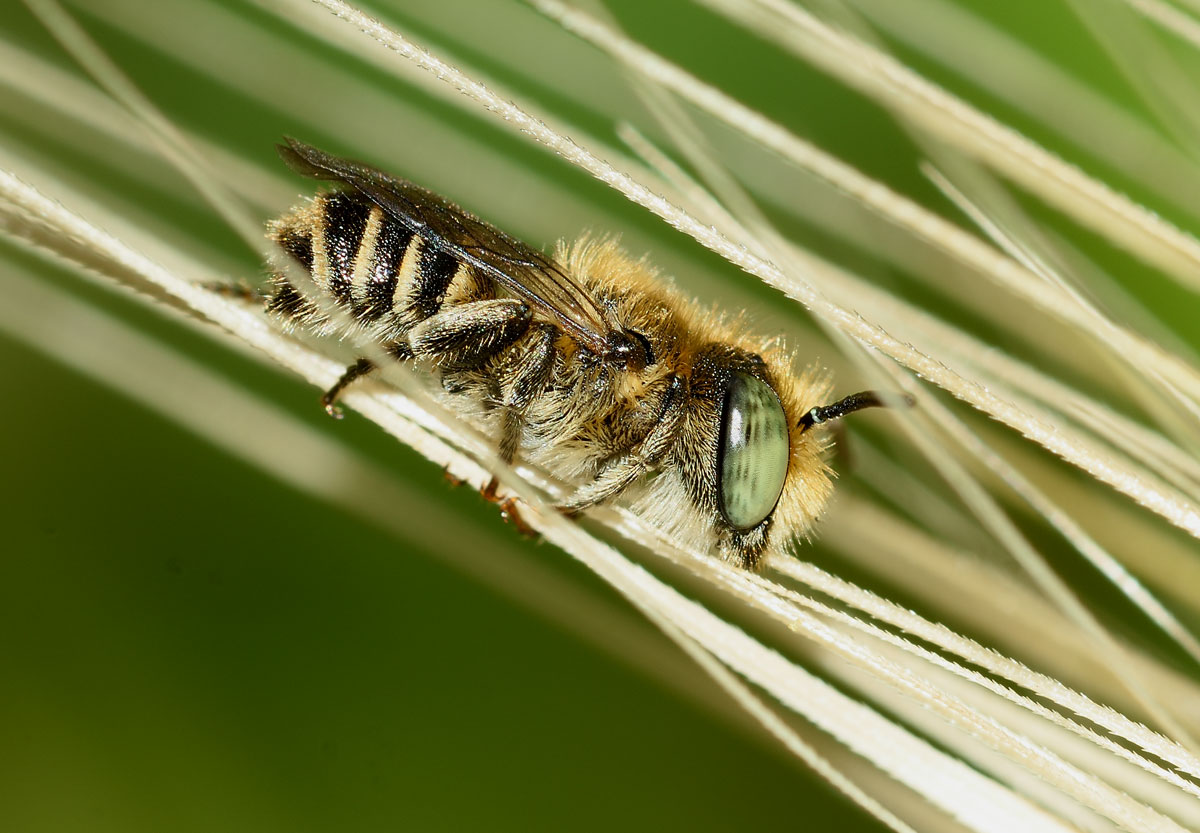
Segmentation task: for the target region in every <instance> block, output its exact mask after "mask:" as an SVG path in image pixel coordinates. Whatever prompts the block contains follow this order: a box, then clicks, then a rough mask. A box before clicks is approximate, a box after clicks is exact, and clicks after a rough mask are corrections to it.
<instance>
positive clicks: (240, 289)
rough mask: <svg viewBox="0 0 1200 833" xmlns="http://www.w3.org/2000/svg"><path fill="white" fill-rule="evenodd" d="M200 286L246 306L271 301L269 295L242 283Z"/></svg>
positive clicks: (207, 282)
mask: <svg viewBox="0 0 1200 833" xmlns="http://www.w3.org/2000/svg"><path fill="white" fill-rule="evenodd" d="M200 286H202V287H204V288H205V289H207V290H208V291H209V292H212V293H214V294H216V295H220V296H222V297H224V298H231V299H232V300H234V301H241V302H243V303H246V304H255V305H260V304H265V303H266V302H267V301H269V300H270V299H271V293H269V292H263V291H262V290H261V289H255V288H254V287H252V286H250V284H248V283H245V282H244V281H206V282H205V283H202V284H200Z"/></svg>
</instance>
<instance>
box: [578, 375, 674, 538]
mask: <svg viewBox="0 0 1200 833" xmlns="http://www.w3.org/2000/svg"><path fill="white" fill-rule="evenodd" d="M669 378H670V387H669V388H668V389H667V395H666V396H665V397H664V399H663V409H662V415H661V416H660V418H659V421H658V423H657V424H656V425H655V426H654V427H653V428H652V429H650V433H648V434H647V435H646V438H645V439H644V440H642V442H641V444H640V445H639V446H638V447H637V448H636V449H631V450H630V451H629V452H627V453H625V454H622V455H621V456H619V457H617V458H616V459H615V460H613V461H612V462H611V463H609V464H608V465H607V466H606V467H605V468H604V469H602V470H601V472H600V474H598V475H597V476H596V479H595V480H593V481H591V482H590V483H586V484H584V485H583V486H580V487H579V488H578V489H576V490H575V492H574V493H573V494H571V495H570V496H568V497H567V499H566V500H565V501H563V503H562V504H561V505H560V506H559V507H558V509H559V511H560V512H562V513H563V514H565V515H568V516H572V515H576V514H578V513H579V512H581V511H583V510H584V509H587V508H588V507H589V506H595V505H596V504H598V503H603V502H604V501H606V500H610V499H611V498H614V497H616V496H617V495H619V494H620V493H621V492H623V491H625V490H626V489H627V488H629V487H630V486H632V485H633V484H634V483H635V482H636V481H637V479H638V478H640V477H641V476H643V475H644V474H646V473H647V472H648V471H650V470H651V469H652V468H654V467H655V466H656V465H658V463H659V461H660V460H662V458H663V456H664V455H665V454H666V453H667V451H669V450H670V448H671V445H672V444H673V443H674V442H675V437H676V435H677V434H678V433H679V428H680V426H682V425H683V416H684V413H685V409H686V407H687V400H688V384H687V380H686V379H685V378H684V377H682V376H674V375H672V376H671V377H669Z"/></svg>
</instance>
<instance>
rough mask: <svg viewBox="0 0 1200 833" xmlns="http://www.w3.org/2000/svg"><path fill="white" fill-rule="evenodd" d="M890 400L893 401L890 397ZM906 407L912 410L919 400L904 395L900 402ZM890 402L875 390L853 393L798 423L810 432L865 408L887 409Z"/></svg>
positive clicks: (808, 415)
mask: <svg viewBox="0 0 1200 833" xmlns="http://www.w3.org/2000/svg"><path fill="white" fill-rule="evenodd" d="M888 399H889V400H890V399H892V397H891V396H890V395H889V396H888ZM900 401H901V402H903V403H904V405H905V406H906V407H909V408H911V407H912V406H913V405H916V404H917V400H915V399H913V398H912V397H911V396H909V395H908V394H907V393H906V394H903V397H902V398H901V400H900ZM887 407H889V402H887V401H884V399H883V397H882V396H880V394H879V393H877V392H876V391H873V390H864V391H862V392H860V393H852V394H850V395H849V396H847V397H846V398H845V399H839V400H838V401H837V402H834V403H833V404H832V405H820V406H818V407H816V408H813V409H812V410H811V411H809V412H808V413H807V414H805V415H804V416H802V417H801V418H800V422H799V423H797V424H798V425H799V426H800V427H801V428H802V429H803V430H808V429H809V428H812V427H813V426H814V425H820V424H821V423H823V422H829V421H830V420H832V419H841V418H842V417H844V416H846V414H852V413H854V412H855V411H861V410H863V409H864V408H887Z"/></svg>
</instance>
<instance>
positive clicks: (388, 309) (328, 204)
mask: <svg viewBox="0 0 1200 833" xmlns="http://www.w3.org/2000/svg"><path fill="white" fill-rule="evenodd" d="M272 237H273V238H274V239H275V241H276V242H277V243H278V244H279V245H280V246H281V247H282V248H283V249H284V251H286V252H287V253H288V254H289V255H290V256H291V257H292V259H293V260H295V261H296V262H297V263H298V264H299V265H300V266H302V267H304V269H305V270H306V271H308V273H309V274H310V275H311V276H312V278H313V283H314V284H315V285H316V287H317V289H318V290H320V291H321V293H322V294H323V295H324V296H325V299H324V300H325V302H326V304H328V303H329V302H333V303H335V304H337V305H338V306H340V307H343V308H345V309H346V310H347V311H348V312H349V313H350V316H351V317H352V319H353V320H354V321H355V322H357V323H361V324H372V325H374V324H376V323H378V322H382V324H383V325H385V329H386V330H387V331H388V333H389V335H390V337H392V338H399V337H401V336H402V335H403V334H404V332H406V331H407V330H408V329H409V328H411V327H412V326H413V325H414V324H417V323H418V322H420V321H423V320H425V319H426V318H428V317H430V316H431V315H433V314H435V313H437V312H438V311H439V310H440V309H441V308H442V307H443V305H444V304H445V303H447V298H448V296H452V297H455V298H459V297H465V296H468V295H476V296H477V295H478V291H477V289H478V288H477V287H476V281H475V278H474V275H473V273H472V271H471V270H470V268H469V267H467V266H465V265H464V264H463V263H462V262H461V261H460V260H459V259H458V257H456V256H455V255H454V254H452V253H450V252H447V251H445V250H443V249H441V248H440V247H439V246H438V245H437V243H436V242H431V241H430V240H429V239H428V238H425V237H423V236H421V235H417V234H414V233H413V232H412V231H411V230H410V229H409V228H408V227H406V226H405V225H404V224H402V223H400V222H398V221H397V220H395V219H394V218H392V217H390V216H389V215H388V214H387V213H386V212H384V211H383V210H382V209H380V208H379V207H378V206H376V205H375V204H374V203H373V202H371V201H370V200H368V199H367V198H366V197H364V196H362V195H361V194H357V193H354V192H335V193H332V194H325V195H322V196H320V197H318V198H317V199H315V200H314V201H313V203H312V204H311V205H309V206H306V207H304V208H302V209H300V210H299V211H297V212H295V213H293V214H291V215H289V216H287V217H285V218H283V219H281V220H280V221H278V222H277V223H275V224H274V228H273V230H272ZM321 307H322V303H320V301H319V300H317V301H316V302H314V299H307V298H305V293H304V292H303V291H302V290H300V289H298V288H297V287H295V286H293V285H292V284H291V283H290V282H288V281H287V280H286V279H284V278H282V277H281V280H280V283H279V290H278V292H277V293H276V295H275V297H274V298H273V299H272V300H271V302H270V304H269V309H271V310H272V311H273V312H277V313H280V314H282V315H285V316H288V317H291V318H295V319H297V320H300V321H306V322H308V323H312V324H321V325H324V324H326V323H327V322H328V320H329V316H328V315H326V314H323V313H322V312H321ZM333 329H338V327H336V326H335V327H333Z"/></svg>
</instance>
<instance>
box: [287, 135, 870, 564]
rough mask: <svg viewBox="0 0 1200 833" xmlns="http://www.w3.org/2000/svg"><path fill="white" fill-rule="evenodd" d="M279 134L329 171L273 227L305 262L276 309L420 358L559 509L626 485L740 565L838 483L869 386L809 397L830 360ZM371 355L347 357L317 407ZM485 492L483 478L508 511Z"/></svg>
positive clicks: (679, 529) (616, 265)
mask: <svg viewBox="0 0 1200 833" xmlns="http://www.w3.org/2000/svg"><path fill="white" fill-rule="evenodd" d="M286 142H287V143H286V144H282V145H279V146H278V150H279V153H280V156H281V157H282V158H283V160H284V162H286V163H287V165H288V166H289V167H290V168H291V169H292V170H293V171H295V172H297V173H299V174H301V175H303V176H305V177H310V178H312V179H317V180H327V181H330V182H333V183H336V184H337V186H335V189H334V190H331V191H327V192H324V193H321V194H318V195H317V196H316V197H314V198H313V199H311V200H310V201H307V202H305V203H303V204H301V205H299V206H298V207H296V208H294V209H292V210H291V211H290V212H289V213H287V214H285V215H284V216H282V217H280V218H279V219H276V220H274V221H272V222H271V223H270V224H269V225H268V236H269V237H270V238H271V239H272V240H273V241H274V242H275V243H276V244H277V245H278V247H279V248H280V249H281V251H282V252H284V253H286V256H287V257H289V258H291V259H292V260H294V261H295V264H298V265H299V267H301V268H303V269H304V270H306V271H307V273H308V274H309V275H310V276H311V278H312V281H311V284H312V285H311V286H309V287H307V288H302V287H298V286H297V285H296V283H298V282H293V281H291V280H289V279H288V278H287V276H286V272H287V271H288V270H287V269H278V270H277V273H276V274H275V276H274V289H273V293H272V294H271V295H270V297H269V300H268V301H267V310H268V312H269V313H270V314H272V315H274V316H277V317H279V318H280V319H282V320H283V322H284V323H285V324H286V325H287V326H290V327H299V328H304V329H306V330H307V331H310V332H312V333H315V334H319V335H324V336H336V337H342V338H352V339H356V340H359V339H364V338H365V339H368V340H369V343H371V344H373V345H376V347H377V348H378V349H377V351H372V352H373V353H376V352H377V354H378V355H377V358H379V357H383V356H387V357H390V358H391V359H394V360H395V361H398V362H405V363H409V364H411V365H413V366H414V367H416V368H417V369H418V370H420V371H422V372H424V373H425V374H427V377H428V378H430V379H431V380H433V382H434V384H432V385H431V388H432V389H433V390H434V392H435V395H436V396H437V397H438V399H439V400H440V401H442V402H443V403H444V404H445V405H446V406H447V407H448V408H449V409H450V410H452V411H453V412H455V413H458V414H460V415H462V416H463V417H464V418H465V419H466V420H467V421H468V422H470V423H472V424H473V425H475V426H477V427H478V428H480V429H481V430H482V431H484V432H485V433H486V434H487V435H488V436H491V437H494V438H495V440H496V442H497V444H498V450H499V456H500V458H501V459H502V460H503V461H504V462H505V463H510V464H511V463H513V462H514V461H515V460H517V459H518V458H521V459H522V460H524V461H526V462H528V463H531V464H533V465H536V466H539V467H541V468H542V469H543V470H545V471H547V472H548V473H549V474H551V475H552V476H554V477H556V478H559V479H560V480H562V481H564V482H566V483H569V484H574V491H573V492H572V493H571V494H570V495H569V496H568V497H566V499H565V500H564V501H563V502H562V504H561V506H560V507H559V508H560V509H561V510H562V511H564V512H566V513H567V514H572V515H573V514H577V513H580V512H583V511H584V510H586V509H588V508H589V507H592V506H595V505H597V504H601V503H604V502H606V501H611V500H613V499H614V498H617V497H618V496H624V497H625V498H627V499H628V500H629V502H630V505H631V508H632V509H633V510H634V511H635V512H637V513H638V514H639V515H640V516H642V517H644V518H645V519H646V520H648V521H649V522H651V523H653V524H655V525H657V526H658V527H660V528H661V529H663V530H664V531H666V532H667V533H668V534H670V535H672V536H674V537H675V538H676V539H677V540H679V541H680V542H681V543H682V544H684V545H685V546H689V547H694V548H698V549H700V550H702V551H708V552H713V551H715V552H717V553H718V554H719V555H720V556H721V557H722V558H724V559H726V560H727V561H730V562H732V563H735V564H738V565H740V566H742V567H745V568H747V569H750V570H754V569H757V568H759V566H760V565H761V564H762V563H763V561H764V560H765V558H766V557H767V556H769V555H772V554H774V553H780V552H783V551H784V549H785V548H786V546H787V545H788V544H789V542H791V541H793V540H794V539H796V538H798V537H805V536H807V535H808V534H809V533H810V530H811V528H812V526H813V524H814V522H815V521H816V519H817V518H818V517H819V516H820V515H821V513H822V511H823V509H824V508H825V505H826V503H827V502H828V500H829V497H830V494H831V492H832V490H833V481H832V471H831V469H830V467H829V465H828V463H827V460H826V457H827V453H828V450H829V447H830V445H831V440H830V436H829V433H828V428H827V426H828V423H829V422H830V421H832V420H835V419H838V418H840V417H842V416H845V415H846V414H848V413H851V412H853V411H857V410H859V409H862V408H867V407H872V406H878V405H881V404H882V402H881V399H880V397H879V396H878V395H877V394H875V393H873V392H870V391H867V392H863V393H858V394H854V395H853V396H849V397H846V398H845V399H842V400H840V401H837V402H834V403H832V404H828V405H822V404H820V403H821V402H822V401H823V400H825V399H826V397H827V395H828V393H829V389H830V383H829V378H828V375H827V374H825V373H823V372H820V371H816V370H809V371H807V372H805V373H802V374H800V375H797V374H796V373H795V372H793V369H792V367H793V361H792V356H791V355H789V354H788V353H786V352H785V351H784V350H783V348H782V347H781V346H780V339H779V338H768V337H760V336H756V335H753V334H752V333H751V332H749V331H748V330H747V329H746V328H745V327H744V326H743V325H742V323H741V322H740V321H730V320H727V319H725V318H723V317H722V316H720V315H718V314H716V313H714V312H710V311H705V310H702V309H701V308H700V307H699V306H698V305H697V304H696V303H695V302H693V301H689V300H687V299H685V298H684V297H682V296H681V295H680V293H679V292H678V291H677V290H675V289H674V288H673V287H672V286H671V285H669V284H668V283H667V282H665V281H664V280H663V279H662V278H661V277H660V276H659V275H658V273H657V272H656V271H655V269H654V268H653V267H651V266H650V265H649V264H647V263H646V262H645V261H644V260H635V259H633V258H631V257H629V256H628V255H627V254H626V253H625V252H623V251H622V250H621V249H620V248H619V247H618V246H617V245H616V243H614V242H613V241H611V240H604V239H593V238H584V239H582V240H580V241H579V242H577V243H575V244H573V245H566V244H563V243H560V244H559V245H558V248H557V251H556V252H555V254H554V256H553V257H549V256H547V255H545V254H543V253H542V252H539V251H537V250H536V249H534V248H532V247H530V246H528V245H526V244H524V243H522V242H520V241H518V240H516V239H514V238H513V237H511V236H509V235H508V234H506V233H504V232H503V231H501V230H499V229H497V228H495V227H493V226H491V225H489V224H487V223H485V222H483V221H482V220H480V219H478V218H476V217H474V216H472V215H471V214H469V213H467V212H466V211H464V210H462V209H461V208H459V207H458V206H457V205H454V204H453V203H451V202H449V201H448V200H446V199H444V198H442V197H440V196H438V195H437V194H434V193H432V192H430V191H428V190H426V189H424V188H421V187H420V186H417V185H414V184H413V183H411V182H408V181H406V180H403V179H399V178H396V177H394V176H391V175H389V174H387V173H384V172H383V171H380V170H377V169H375V168H372V167H370V166H368V165H364V164H362V163H359V162H355V161H351V160H348V159H341V158H338V157H335V156H331V155H329V154H327V153H324V152H323V151H320V150H318V149H316V148H314V147H310V146H309V145H306V144H303V143H301V142H299V141H296V140H294V139H287V140H286ZM314 288H315V291H316V292H317V293H319V295H320V297H319V298H318V297H312V296H311V294H306V291H307V292H308V293H311V292H312V291H313V290H314ZM331 309H333V310H336V311H337V312H338V313H339V314H330V312H329V310H331ZM358 343H362V342H361V341H359V342H358ZM374 369H376V365H375V364H374V362H372V361H371V360H369V359H366V358H363V359H359V360H358V361H357V362H355V363H354V364H353V365H351V366H350V367H349V368H348V369H347V371H346V373H345V374H344V375H343V376H342V378H341V379H340V380H339V381H338V382H337V383H336V384H335V385H334V387H333V388H331V389H330V390H329V391H328V392H326V393H325V395H324V397H323V399H322V402H323V404H324V405H325V408H326V410H328V411H329V412H330V413H331V414H333V415H335V416H336V415H338V414H339V412H338V411H337V409H336V404H335V403H336V401H337V398H338V396H339V394H340V393H341V392H342V391H343V390H344V389H345V387H346V386H347V385H349V384H351V383H352V382H353V381H354V380H355V379H358V378H360V377H362V376H364V375H366V374H368V373H370V372H371V371H372V370H374ZM496 490H497V483H496V481H495V479H493V480H492V482H491V483H490V484H489V485H488V486H487V487H486V488H485V489H484V490H483V493H484V495H485V497H488V498H489V499H491V500H494V501H496V502H498V503H500V504H501V506H502V509H503V510H505V511H506V512H507V513H509V514H510V515H513V516H514V517H516V516H515V512H516V509H515V506H514V505H513V504H512V502H511V499H509V500H504V501H502V500H499V499H498V498H497V495H496Z"/></svg>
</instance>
